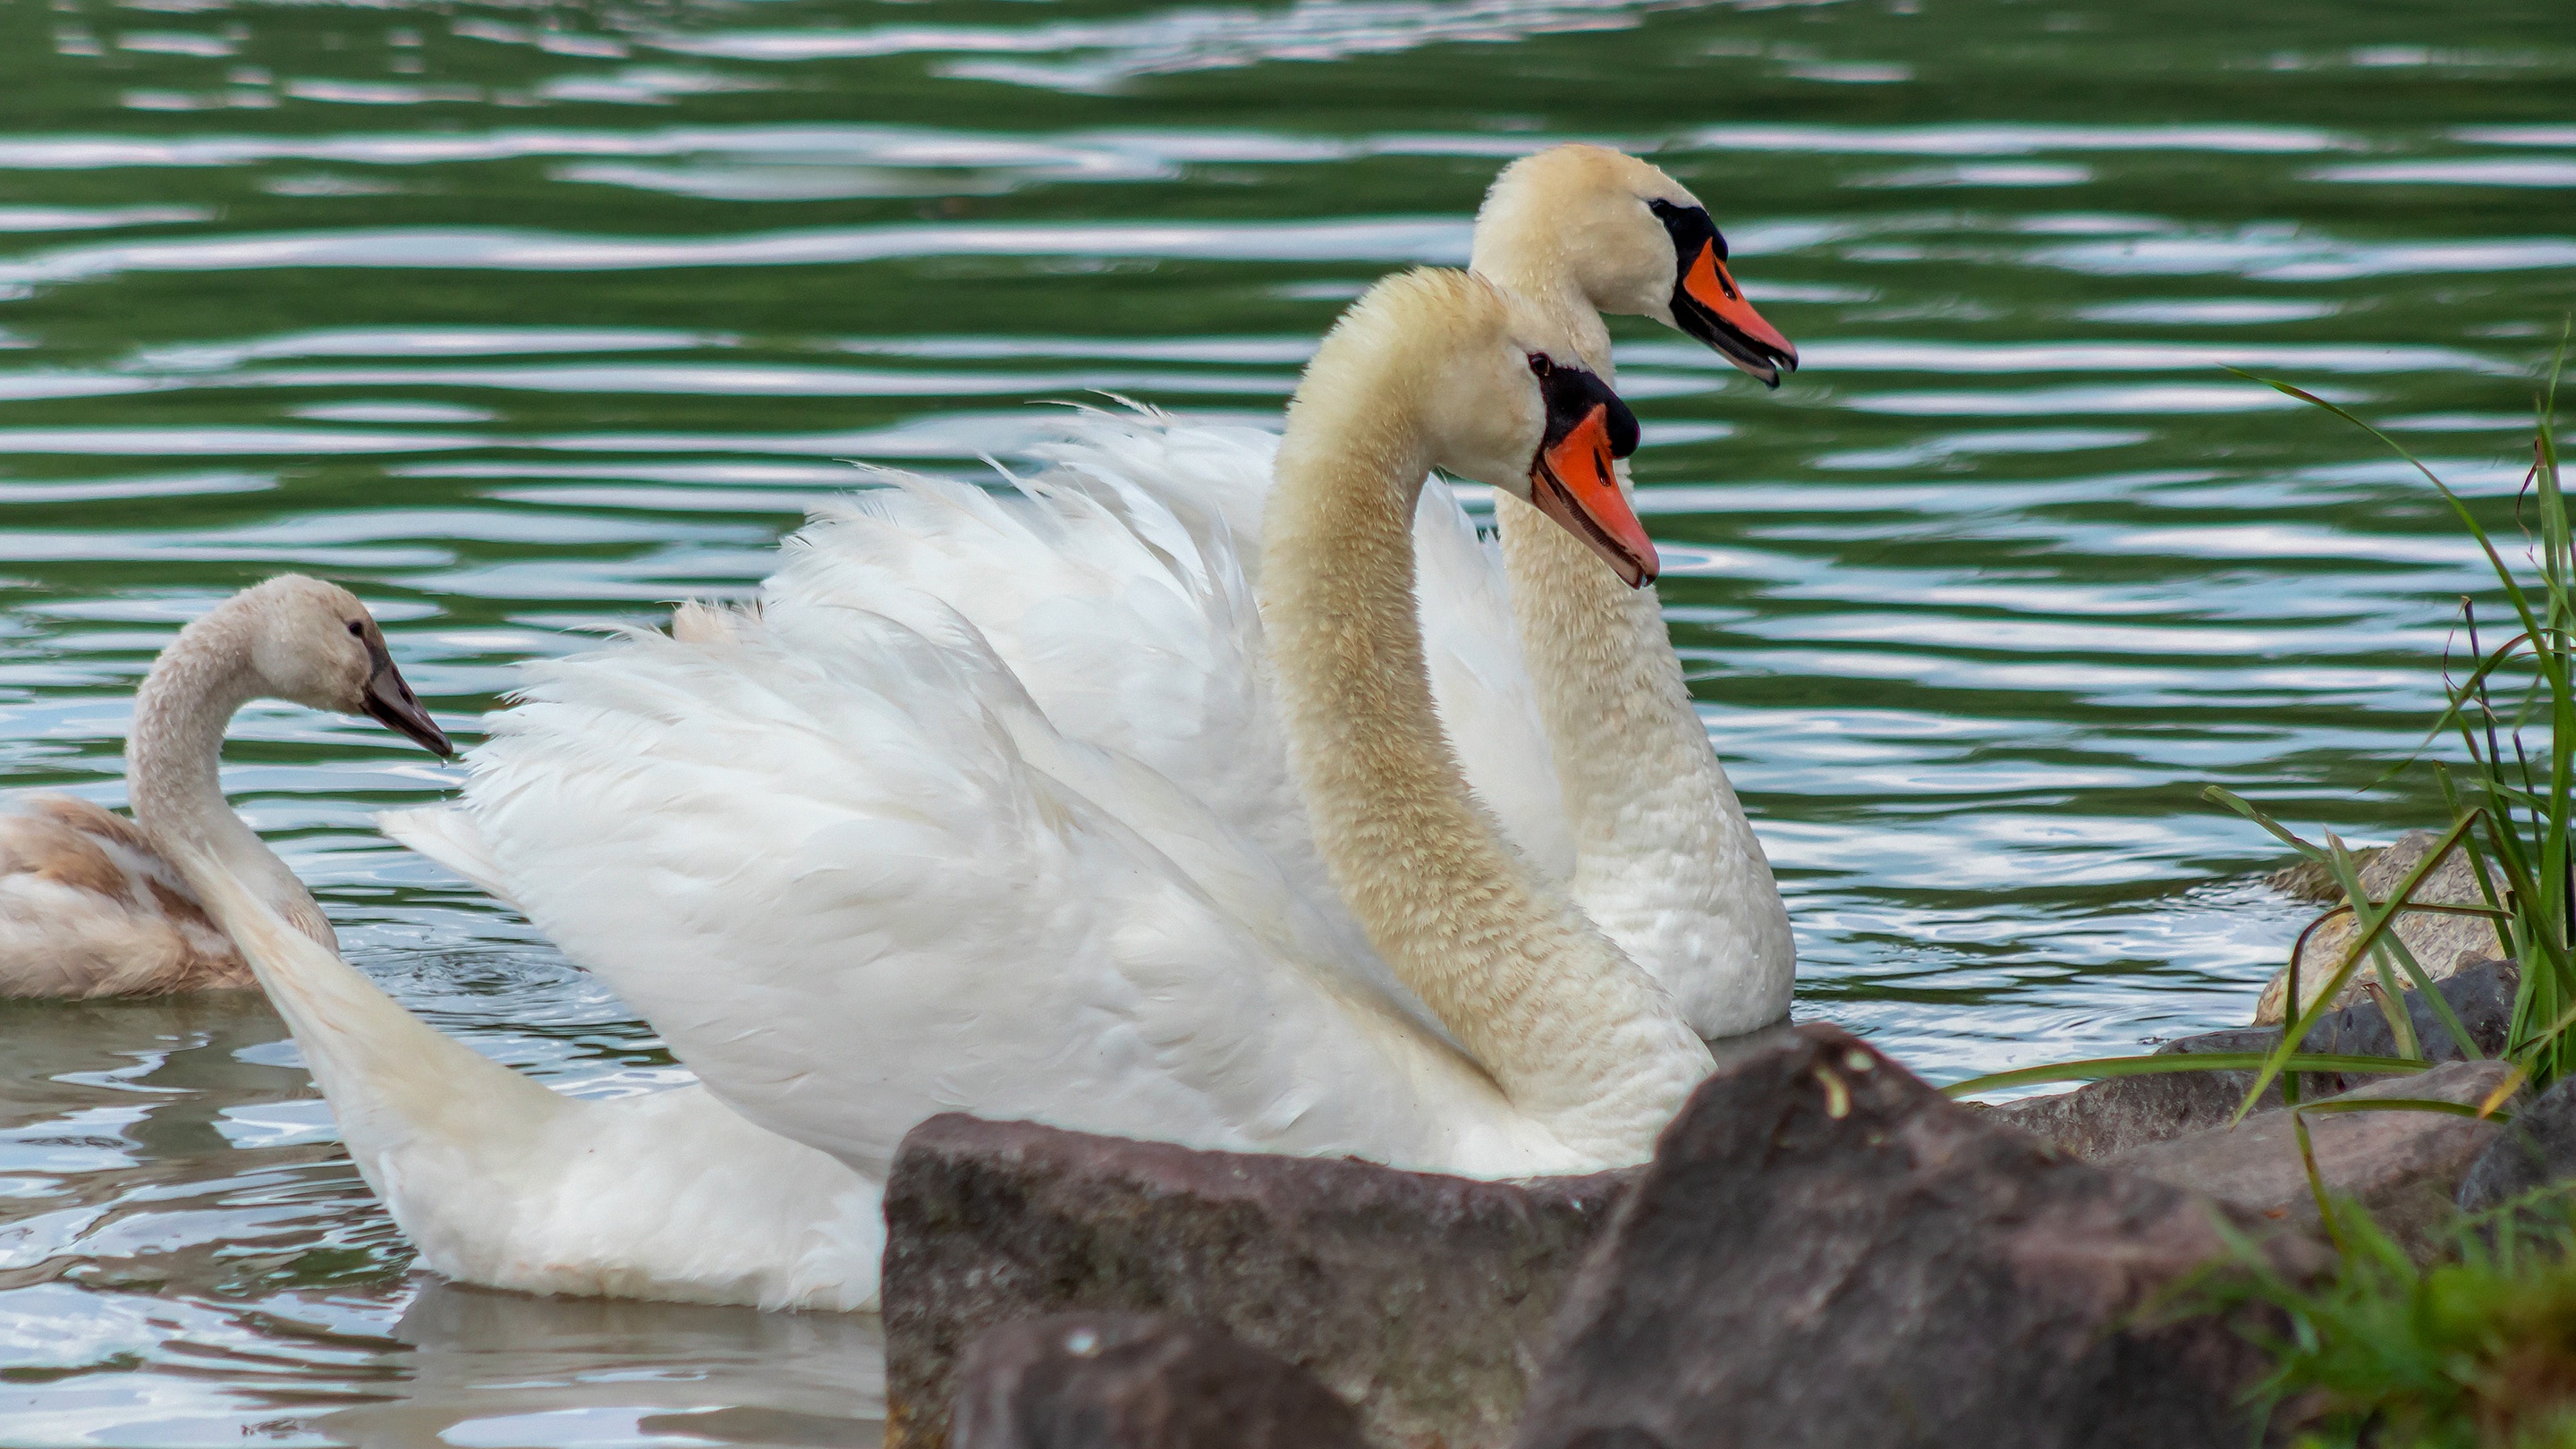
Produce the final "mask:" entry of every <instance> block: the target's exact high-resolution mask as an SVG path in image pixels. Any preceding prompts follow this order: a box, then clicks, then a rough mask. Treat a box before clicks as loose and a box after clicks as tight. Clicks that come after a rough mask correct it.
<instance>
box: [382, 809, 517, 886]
mask: <svg viewBox="0 0 2576 1449" xmlns="http://www.w3.org/2000/svg"><path fill="white" fill-rule="evenodd" d="M376 828H377V829H378V830H381V831H383V832H384V833H385V834H386V835H387V836H388V837H390V838H391V839H392V840H393V841H394V842H395V843H396V844H398V845H400V846H402V847H403V848H405V849H407V850H411V851H414V852H417V853H418V854H421V855H425V856H428V857H429V858H430V859H431V860H434V861H436V862H438V863H439V864H440V865H443V866H445V867H447V868H448V869H449V870H451V871H454V872H455V873H456V874H458V875H461V876H463V877H465V879H466V880H468V881H470V882H472V883H473V885H474V887H475V889H477V890H480V891H482V892H483V893H484V894H485V895H488V896H490V897H492V898H493V899H494V900H496V901H499V902H501V903H502V904H503V905H505V906H509V907H511V908H512V909H514V910H515V909H516V908H517V907H518V904H519V903H518V901H517V900H516V899H514V898H513V897H512V896H511V894H510V888H509V886H507V885H505V884H504V883H503V879H504V878H503V875H502V871H501V863H500V862H499V861H498V860H495V859H493V857H492V852H491V849H490V848H489V847H488V846H486V845H485V844H484V843H483V832H482V831H481V830H479V829H477V828H476V827H475V824H474V817H473V816H472V815H470V814H468V813H467V812H465V811H464V810H461V809H458V808H457V807H455V806H453V805H436V806H431V807H430V808H428V809H425V810H385V811H380V812H378V813H377V815H376Z"/></svg>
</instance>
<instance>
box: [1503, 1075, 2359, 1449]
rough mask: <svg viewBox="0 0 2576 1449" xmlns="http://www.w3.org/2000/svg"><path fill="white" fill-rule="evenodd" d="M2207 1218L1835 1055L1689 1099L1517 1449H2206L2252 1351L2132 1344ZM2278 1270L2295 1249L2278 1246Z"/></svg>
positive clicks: (2168, 1340) (1717, 1080) (2197, 1201)
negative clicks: (1935, 1448) (1968, 1448)
mask: <svg viewBox="0 0 2576 1449" xmlns="http://www.w3.org/2000/svg"><path fill="white" fill-rule="evenodd" d="M2222 1215H2225V1216H2228V1217H2232V1218H2233V1219H2234V1220H2235V1221H2236V1222H2238V1223H2239V1224H2240V1225H2243V1226H2247V1227H2251V1226H2252V1220H2251V1219H2248V1218H2244V1217H2242V1216H2241V1215H2232V1214H2227V1210H2225V1209H2222V1208H2219V1207H2218V1206H2216V1205H2215V1204H2212V1203H2210V1202H2209V1201H2208V1200H2207V1199H2204V1198H2200V1197H2197V1196H2195V1195H2193V1194H2190V1193H2187V1192H2184V1191H2183V1190H2181V1189H2179V1188H2175V1187H2171V1186H2168V1185H2166V1184H2164V1183H2160V1182H2154V1181H2150V1180H2148V1179H2146V1178H2142V1177H2135V1176H2131V1175H2128V1174H2125V1173H2117V1172H2108V1171H2104V1170H2102V1169H2100V1168H2095V1167H2088V1166H2086V1165H2084V1164H2082V1163H2079V1162H2075V1161H2072V1160H2070V1159H2068V1158H2066V1157H2064V1156H2063V1155H2061V1154H2058V1153H2056V1152H2054V1151H2051V1150H2050V1149H2049V1148H2047V1147H2045V1146H2043V1145H2041V1144H2040V1143H2038V1142H2035V1141H2033V1140H2032V1139H2031V1138H2029V1137H2027V1136H2024V1135H2023V1134H2021V1133H2019V1132H2015V1131H2012V1130H2010V1129H2007V1128H2003V1127H2000V1126H1996V1125H1994V1124H1991V1123H1989V1122H1987V1121H1985V1120H1983V1118H1982V1116H1981V1115H1980V1114H1977V1113H1973V1112H1970V1111H1968V1110H1967V1109H1965V1108H1962V1107H1960V1106H1958V1105H1956V1104H1954V1103H1952V1102H1949V1101H1947V1100H1946V1099H1944V1098H1943V1097H1942V1096H1941V1095H1940V1094H1939V1093H1938V1092H1935V1091H1933V1090H1932V1089H1931V1088H1930V1087H1928V1086H1926V1085H1925V1084H1924V1083H1923V1082H1922V1081H1921V1080H1919V1079H1917V1078H1916V1077H1915V1076H1914V1075H1913V1074H1911V1073H1909V1072H1907V1071H1906V1070H1905V1069H1904V1068H1902V1067H1900V1066H1898V1065H1896V1064H1895V1063H1894V1062H1892V1061H1890V1060H1888V1059H1887V1058H1886V1057H1883V1056H1881V1055H1879V1054H1878V1053H1877V1052H1875V1051H1873V1050H1871V1049H1870V1048H1869V1047H1868V1046H1866V1045H1864V1044H1863V1043H1862V1042H1860V1041H1859V1040H1858V1039H1857V1038H1855V1037H1853V1036H1851V1035H1849V1034H1847V1033H1845V1032H1842V1031H1839V1030H1836V1029H1834V1028H1832V1027H1825V1026H1804V1027H1800V1028H1799V1029H1798V1031H1797V1034H1796V1038H1795V1039H1794V1040H1793V1041H1790V1042H1788V1043H1786V1044H1784V1045H1781V1046H1779V1047H1775V1048H1773V1049H1772V1050H1770V1051H1767V1052H1764V1053H1761V1054H1759V1055H1757V1056H1753V1057H1750V1058H1747V1059H1746V1060H1743V1061H1741V1062H1738V1063H1735V1064H1733V1065H1731V1066H1729V1067H1728V1068H1725V1069H1723V1070H1721V1071H1720V1072H1719V1073H1718V1074H1717V1075H1715V1076H1713V1077H1711V1078H1710V1079H1709V1080H1708V1081H1707V1082H1705V1083H1703V1084H1702V1085H1701V1086H1700V1088H1699V1090H1698V1091H1697V1092H1696V1093H1695V1094H1694V1095H1693V1096H1692V1098H1691V1100H1690V1103H1689V1105H1687V1106H1686V1107H1685V1108H1684V1109H1683V1110H1682V1113H1681V1116H1680V1117H1679V1118H1677V1119H1676V1120H1675V1121H1674V1123H1673V1125H1672V1126H1671V1127H1670V1128H1669V1129H1667V1130H1666V1132H1665V1133H1664V1137H1663V1141H1662V1143H1661V1145H1660V1146H1659V1148H1658V1149H1657V1152H1656V1156H1655V1161H1654V1163H1653V1165H1652V1166H1650V1167H1648V1168H1647V1169H1646V1172H1645V1175H1644V1176H1643V1177H1642V1178H1641V1179H1640V1180H1639V1181H1638V1182H1637V1184H1636V1185H1635V1186H1634V1187H1633V1188H1631V1189H1630V1190H1629V1192H1628V1193H1627V1194H1626V1195H1625V1196H1624V1197H1622V1198H1621V1200H1620V1203H1619V1206H1618V1208H1617V1210H1616V1211H1615V1212H1614V1213H1613V1215H1612V1218H1611V1224H1610V1227H1609V1229H1608V1232H1607V1233H1606V1235H1605V1236H1604V1238H1603V1241H1602V1244H1601V1246H1600V1248H1599V1249H1598V1250H1597V1251H1596V1252H1595V1254H1594V1255H1593V1257H1592V1258H1591V1260H1590V1261H1589V1262H1588V1263H1587V1264H1586V1266H1585V1268H1584V1270H1583V1274H1582V1276H1581V1277H1580V1278H1579V1279H1578V1280H1577V1281H1576V1284H1575V1286H1574V1289H1573V1291H1572V1293H1571V1294H1570V1295H1569V1297H1568V1300H1567V1303H1566V1306H1565V1309H1564V1312H1563V1313H1562V1315H1561V1316H1560V1319H1559V1331H1560V1337H1559V1340H1558V1343H1557V1346H1556V1347H1555V1349H1554V1350H1553V1351H1552V1354H1551V1356H1550V1358H1549V1360H1548V1362H1547V1366H1546V1368H1545V1369H1544V1370H1543V1372H1542V1373H1541V1375H1540V1377H1539V1380H1538V1382H1537V1384H1536V1385H1535V1387H1534V1388H1533V1389H1532V1391H1531V1397H1530V1407H1529V1413H1528V1417H1527V1418H1526V1419H1525V1420H1524V1421H1523V1423H1522V1425H1521V1431H1520V1436H1519V1438H1518V1440H1517V1441H1516V1442H1517V1444H1518V1445H1519V1446H1521V1449H1608V1446H1613V1445H1615V1446H1619V1449H1657V1446H1662V1449H1701V1446H1717V1445H1728V1446H1735V1445H1742V1446H1757V1445H1758V1446H1762V1449H1801V1446H1814V1449H1876V1446H1895V1445H1908V1446H1913V1445H1975V1446H1978V1449H2043V1446H2044V1449H2065V1446H2079V1445H2080V1446H2088V1449H2090V1446H2102V1449H2109V1446H2131V1445H2134V1446H2138V1449H2179V1446H2201V1445H2207V1446H2213V1449H2214V1446H2222V1445H2224V1446H2229V1449H2236V1446H2241V1445H2243V1444H2245V1443H2247V1442H2248V1435H2249V1432H2250V1428H2249V1424H2248V1422H2247V1419H2246V1417H2245V1415H2244V1412H2243V1410H2242V1409H2241V1408H2240V1407H2239V1404H2238V1395H2239V1392H2240V1391H2241V1390H2242V1389H2243V1388H2244V1387H2245V1386H2246V1385H2247V1384H2248V1383H2250V1382H2252V1380H2253V1379H2254V1378H2255V1377H2256V1376H2258V1375H2259V1374H2260V1373H2261V1372H2262V1371H2263V1368H2264V1359H2263V1357H2262V1355H2261V1353H2260V1352H2259V1351H2258V1350H2256V1349H2255V1348H2254V1347H2253V1346H2252V1345H2251V1344H2250V1343H2248V1342H2247V1341H2246V1340H2244V1339H2243V1338H2241V1337H2239V1336H2238V1335H2237V1334H2236V1333H2235V1332H2233V1331H2232V1330H2231V1329H2230V1328H2228V1327H2227V1326H2226V1325H2225V1324H2223V1323H2220V1322H2218V1321H2216V1320H2212V1319H2196V1320H2185V1321H2180V1322H2173V1323H2156V1322H2147V1321H2141V1318H2140V1312H2139V1311H2140V1310H2141V1309H2142V1308H2144V1307H2146V1306H2147V1305H2148V1304H2149V1303H2150V1301H2151V1300H2153V1299H2154V1298H2155V1296H2156V1294H2157V1292H2158V1290H2159V1289H2161V1288H2163V1287H2165V1286H2167V1285H2170V1284H2172V1283H2174V1282H2175V1281H2176V1280H2177V1279H2178V1278H2180V1277H2181V1276H2182V1275H2184V1274H2187V1273H2189V1272H2191V1271H2192V1270H2193V1269H2195V1268H2197V1267H2199V1266H2200V1265H2202V1264H2204V1263H2206V1262H2208V1261H2210V1260H2211V1259H2213V1258H2215V1257H2217V1256H2219V1255H2220V1254H2221V1253H2222V1252H2224V1251H2225V1249H2224V1244H2223V1240H2222V1238H2221V1236H2220V1233H2219V1231H2218V1227H2217V1224H2218V1222H2220V1221H2221V1220H2222ZM2273 1251H2274V1252H2275V1253H2276V1255H2277V1256H2278V1257H2279V1260H2280V1261H2279V1266H2281V1267H2282V1268H2283V1269H2284V1270H2285V1271H2292V1272H2305V1271H2308V1270H2309V1269H2310V1268H2312V1267H2313V1266H2314V1261H2315V1254H2316V1251H2317V1250H2316V1249H2314V1248H2313V1247H2312V1246H2310V1245H2308V1244H2306V1243H2305V1242H2304V1241H2303V1240H2296V1239H2291V1240H2284V1241H2281V1242H2279V1243H2277V1244H2276V1246H2275V1248H2274V1250H2273Z"/></svg>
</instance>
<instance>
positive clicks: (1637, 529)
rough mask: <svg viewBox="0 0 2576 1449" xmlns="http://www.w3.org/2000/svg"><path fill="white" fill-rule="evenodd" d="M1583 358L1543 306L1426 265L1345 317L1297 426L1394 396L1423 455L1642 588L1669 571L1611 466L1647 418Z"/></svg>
mask: <svg viewBox="0 0 2576 1449" xmlns="http://www.w3.org/2000/svg"><path fill="white" fill-rule="evenodd" d="M1579 357H1580V354H1578V353H1577V352H1576V351H1575V345H1574V339H1573V337H1572V336H1571V335H1570V334H1568V333H1567V332H1566V330H1565V329H1564V327H1563V326H1562V325H1561V324H1559V323H1557V322H1554V321H1552V320H1551V319H1550V318H1549V316H1548V314H1546V313H1545V312H1544V311H1542V310H1540V309H1539V308H1537V307H1536V306H1534V305H1532V304H1530V303H1527V302H1524V301H1522V300H1520V299H1519V298H1516V297H1514V296H1513V295H1511V294H1510V293H1507V292H1505V291H1503V290H1502V289H1501V288H1499V287H1496V286H1495V285H1493V284H1492V283H1490V282H1488V281H1486V280H1485V279H1483V278H1481V277H1477V276H1473V275H1470V274H1469V273H1466V272H1457V271H1448V270H1443V269H1438V268H1428V267H1426V268H1421V269H1418V270H1415V271H1411V272H1406V273H1402V274H1399V275H1397V276H1393V277H1388V278H1386V279H1385V280H1383V281H1381V282H1379V283H1378V284H1377V285H1376V286H1374V287H1372V288H1370V289H1369V291H1368V293H1367V294H1366V295H1364V296H1362V297H1361V298H1360V300H1359V301H1357V302H1355V303H1353V304H1351V308H1350V310H1349V311H1347V312H1345V313H1343V314H1342V319H1341V320H1340V321H1339V322H1337V323H1335V324H1334V326H1333V330H1332V331H1331V332H1330V333H1329V334H1327V335H1326V337H1325V338H1324V341H1323V344H1322V345H1321V346H1320V347H1318V348H1317V349H1316V352H1315V360H1314V361H1313V362H1312V363H1311V364H1309V365H1308V367H1307V370H1306V377H1305V380H1304V381H1303V382H1302V383H1300V384H1299V386H1298V390H1297V398H1296V400H1295V402H1293V403H1292V404H1291V405H1290V412H1289V427H1290V431H1291V433H1292V434H1297V433H1301V432H1303V431H1304V430H1303V429H1300V428H1299V426H1298V417H1299V415H1300V414H1301V413H1305V414H1313V413H1316V412H1319V411H1320V412H1323V413H1325V414H1326V415H1328V416H1329V415H1332V414H1335V413H1340V412H1342V411H1343V410H1344V408H1345V407H1346V406H1348V407H1351V408H1354V409H1358V408H1365V407H1366V406H1367V405H1369V404H1371V403H1376V404H1381V405H1383V404H1387V403H1392V404H1394V405H1395V415H1397V416H1401V417H1403V418H1404V419H1405V420H1406V426H1407V427H1408V428H1409V430H1410V432H1411V434H1412V437H1413V439H1414V442H1415V444H1416V446H1418V447H1419V448H1421V449H1422V450H1424V454H1425V456H1423V457H1422V459H1421V461H1422V462H1424V463H1427V464H1428V465H1429V466H1430V467H1433V468H1438V469H1440V470H1441V471H1443V472H1447V473H1454V474H1457V475H1458V476H1460V477H1464V478H1471V479H1474V480H1475V481H1476V482H1479V483H1484V484H1488V485H1491V486H1492V487H1495V488H1499V489H1501V490H1502V491H1504V492H1506V493H1509V494H1511V495H1512V496H1514V497H1516V498H1519V499H1522V500H1523V501H1525V502H1528V503H1530V504H1532V505H1533V506H1535V507H1536V508H1537V509H1538V510H1539V511H1540V512H1541V513H1544V514H1546V515H1547V516H1548V517H1550V518H1552V519H1554V520H1556V522H1557V523H1558V524H1559V525H1560V526H1562V527H1563V528H1565V529H1566V530H1567V531H1569V532H1571V533H1572V534H1574V536H1575V537H1577V538H1580V539H1582V540H1583V541H1584V542H1586V543H1588V544H1590V545H1591V546H1592V548H1593V551H1594V552H1596V553H1598V554H1600V555H1601V557H1602V558H1603V559H1604V560H1605V561H1606V562H1608V563H1609V565H1610V566H1611V567H1612V568H1613V569H1616V570H1617V571H1618V573H1619V576H1620V577H1621V578H1623V579H1626V580H1627V581H1628V583H1629V584H1630V585H1631V586H1632V587H1642V586H1644V585H1645V584H1648V583H1651V582H1653V580H1654V577H1655V574H1656V572H1657V570H1658V568H1659V564H1658V561H1657V559H1656V557H1655V545H1654V541H1653V540H1652V539H1650V538H1648V537H1647V536H1646V530H1645V527H1644V525H1642V524H1640V523H1639V522H1638V521H1637V515H1636V512H1635V510H1634V509H1633V508H1631V507H1630V506H1629V503H1628V499H1627V495H1626V494H1625V493H1623V492H1622V491H1621V490H1620V487H1619V478H1618V474H1617V472H1616V471H1615V469H1614V467H1613V464H1614V462H1615V460H1617V459H1620V458H1624V457H1627V456H1628V455H1629V454H1630V453H1633V452H1635V451H1636V449H1637V415H1636V414H1635V413H1632V412H1630V411H1629V410H1628V405H1627V404H1626V403H1624V402H1622V401H1620V400H1619V396H1618V394H1616V393H1614V392H1612V391H1611V390H1610V387H1609V385H1608V384H1607V383H1605V382H1603V381H1602V380H1601V378H1600V376H1599V375H1598V374H1597V373H1594V372H1593V371H1592V370H1591V369H1589V368H1587V367H1585V366H1584V365H1583V363H1582V362H1581V361H1580V360H1579ZM1322 431H1326V432H1329V431H1330V429H1329V426H1328V427H1327V428H1326V429H1324V430H1322ZM1283 446H1284V445H1283ZM1415 476H1417V477H1418V476H1419V474H1416V475H1415Z"/></svg>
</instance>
